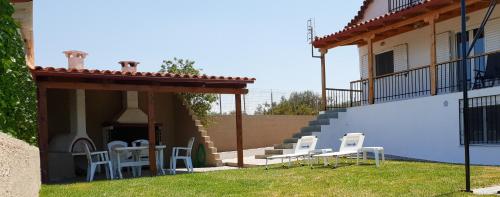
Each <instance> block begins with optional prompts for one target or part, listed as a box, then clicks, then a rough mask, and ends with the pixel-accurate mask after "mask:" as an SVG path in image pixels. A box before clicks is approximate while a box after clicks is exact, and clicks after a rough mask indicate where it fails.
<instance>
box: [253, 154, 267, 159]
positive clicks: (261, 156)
mask: <svg viewBox="0 0 500 197" xmlns="http://www.w3.org/2000/svg"><path fill="white" fill-rule="evenodd" d="M269 156H271V155H255V159H266V158H267V157H269Z"/></svg>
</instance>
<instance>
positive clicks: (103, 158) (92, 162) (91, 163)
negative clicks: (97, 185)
mask: <svg viewBox="0 0 500 197" xmlns="http://www.w3.org/2000/svg"><path fill="white" fill-rule="evenodd" d="M85 154H86V155H87V160H88V166H87V181H89V182H90V181H92V180H94V174H95V170H96V168H97V166H98V165H104V168H105V169H106V170H105V171H106V178H108V179H109V178H111V179H113V170H112V166H111V161H110V160H109V155H108V152H107V151H98V152H90V150H89V147H88V146H87V144H85Z"/></svg>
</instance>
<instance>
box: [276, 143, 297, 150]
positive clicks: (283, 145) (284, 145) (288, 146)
mask: <svg viewBox="0 0 500 197" xmlns="http://www.w3.org/2000/svg"><path fill="white" fill-rule="evenodd" d="M293 145H294V144H292V143H290V144H285V143H283V144H275V145H274V149H293Z"/></svg>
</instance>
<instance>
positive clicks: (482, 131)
mask: <svg viewBox="0 0 500 197" xmlns="http://www.w3.org/2000/svg"><path fill="white" fill-rule="evenodd" d="M469 105H470V106H469V111H468V113H469V114H468V116H469V118H468V120H469V132H470V133H469V136H470V138H469V139H470V144H500V122H499V121H498V120H499V119H500V95H497V96H486V97H478V98H471V99H469ZM460 106H461V108H460V109H461V110H460V144H464V138H463V130H464V127H463V121H462V117H463V111H462V109H463V100H460Z"/></svg>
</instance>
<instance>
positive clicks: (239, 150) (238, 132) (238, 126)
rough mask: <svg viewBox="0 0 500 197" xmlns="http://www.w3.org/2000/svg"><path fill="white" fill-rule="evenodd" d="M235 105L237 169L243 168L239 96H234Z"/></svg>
mask: <svg viewBox="0 0 500 197" xmlns="http://www.w3.org/2000/svg"><path fill="white" fill-rule="evenodd" d="M235 103H236V152H237V156H238V167H240V168H242V167H243V125H242V117H241V116H242V115H241V94H235Z"/></svg>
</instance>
